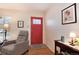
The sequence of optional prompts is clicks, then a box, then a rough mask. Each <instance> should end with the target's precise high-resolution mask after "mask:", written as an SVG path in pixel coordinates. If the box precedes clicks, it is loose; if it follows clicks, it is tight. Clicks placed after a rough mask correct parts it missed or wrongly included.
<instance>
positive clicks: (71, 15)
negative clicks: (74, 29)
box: [61, 3, 77, 25]
mask: <svg viewBox="0 0 79 59" xmlns="http://www.w3.org/2000/svg"><path fill="white" fill-rule="evenodd" d="M61 13H62V24H63V25H64V24H71V23H76V22H77V15H76V3H74V4H72V5H70V6H68V7H67V8H65V9H63V10H62V11H61Z"/></svg>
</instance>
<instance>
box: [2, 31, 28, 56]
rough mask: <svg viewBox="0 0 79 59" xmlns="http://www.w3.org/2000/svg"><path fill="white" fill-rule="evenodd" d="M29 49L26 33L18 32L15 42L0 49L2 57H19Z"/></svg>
mask: <svg viewBox="0 0 79 59" xmlns="http://www.w3.org/2000/svg"><path fill="white" fill-rule="evenodd" d="M28 49H29V41H28V31H20V33H19V35H18V37H17V40H16V41H14V43H13V42H12V44H11V43H10V42H9V44H7V45H4V46H3V47H2V48H1V53H2V54H3V55H20V54H23V53H25V52H26V51H27V50H28Z"/></svg>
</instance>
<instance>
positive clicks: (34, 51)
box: [26, 47, 54, 55]
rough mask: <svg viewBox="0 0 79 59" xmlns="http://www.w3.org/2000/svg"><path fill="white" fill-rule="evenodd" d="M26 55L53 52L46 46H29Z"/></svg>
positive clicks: (51, 53)
mask: <svg viewBox="0 0 79 59" xmlns="http://www.w3.org/2000/svg"><path fill="white" fill-rule="evenodd" d="M26 55H54V53H53V52H52V51H51V50H50V49H49V48H48V47H44V48H30V49H29V51H28V53H26Z"/></svg>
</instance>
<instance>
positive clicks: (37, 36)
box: [31, 17, 43, 45]
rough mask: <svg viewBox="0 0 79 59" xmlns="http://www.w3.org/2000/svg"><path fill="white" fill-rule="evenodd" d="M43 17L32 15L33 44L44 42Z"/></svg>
mask: <svg viewBox="0 0 79 59" xmlns="http://www.w3.org/2000/svg"><path fill="white" fill-rule="evenodd" d="M42 33H43V18H42V17H31V45H33V44H42V43H43V34H42Z"/></svg>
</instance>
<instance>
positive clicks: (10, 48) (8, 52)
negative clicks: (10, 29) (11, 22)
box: [2, 44, 15, 54]
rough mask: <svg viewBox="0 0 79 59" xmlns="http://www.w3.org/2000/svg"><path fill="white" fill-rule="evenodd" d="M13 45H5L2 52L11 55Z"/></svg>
mask: <svg viewBox="0 0 79 59" xmlns="http://www.w3.org/2000/svg"><path fill="white" fill-rule="evenodd" d="M14 47H15V44H11V45H7V46H4V47H2V52H3V53H6V54H11V53H12V52H13V51H14Z"/></svg>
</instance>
